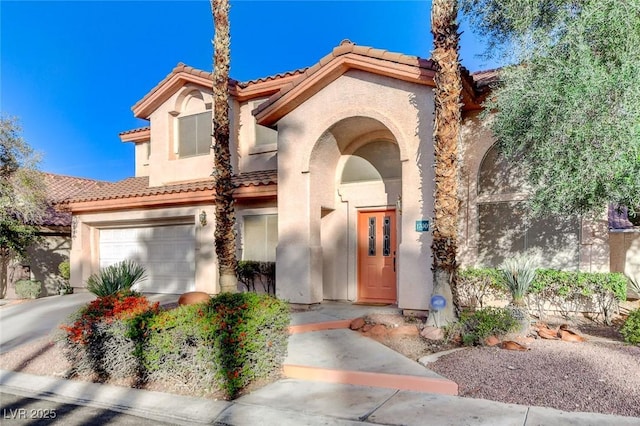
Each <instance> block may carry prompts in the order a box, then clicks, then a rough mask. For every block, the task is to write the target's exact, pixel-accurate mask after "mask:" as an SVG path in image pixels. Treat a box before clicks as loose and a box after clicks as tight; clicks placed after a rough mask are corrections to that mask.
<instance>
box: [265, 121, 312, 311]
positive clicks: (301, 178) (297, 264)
mask: <svg viewBox="0 0 640 426" xmlns="http://www.w3.org/2000/svg"><path fill="white" fill-rule="evenodd" d="M288 129H289V128H288V127H287V126H286V123H284V124H279V125H278V246H277V247H276V292H277V296H278V297H279V298H281V299H284V300H288V301H289V302H291V303H301V304H312V303H320V302H321V301H322V247H321V246H320V208H319V206H317V208H316V206H313V205H312V196H311V174H310V173H309V172H308V171H305V170H301V169H300V165H301V164H302V162H301V161H300V159H299V157H300V155H301V153H300V145H302V144H300V143H299V142H300V140H299V138H300V137H301V136H302V135H299V134H298V131H289V130H288ZM297 129H298V130H299V128H297ZM294 141H295V142H297V143H293V142H294Z"/></svg>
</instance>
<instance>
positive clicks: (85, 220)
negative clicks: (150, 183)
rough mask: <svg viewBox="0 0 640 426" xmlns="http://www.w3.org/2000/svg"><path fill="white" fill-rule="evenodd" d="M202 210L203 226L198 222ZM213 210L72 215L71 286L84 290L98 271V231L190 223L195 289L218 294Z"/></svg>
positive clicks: (196, 207) (136, 211)
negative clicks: (74, 221) (73, 229)
mask: <svg viewBox="0 0 640 426" xmlns="http://www.w3.org/2000/svg"><path fill="white" fill-rule="evenodd" d="M202 211H205V212H206V214H207V218H208V220H207V224H206V225H205V226H202V225H201V224H200V223H199V219H198V216H199V214H200V213H201V212H202ZM214 218H215V210H214V207H213V206H211V205H210V206H202V205H201V206H190V207H174V208H161V209H152V210H126V211H118V212H110V213H93V214H82V215H76V216H75V217H74V220H76V221H77V225H76V227H75V229H76V230H75V233H74V234H73V236H72V237H73V244H72V250H71V285H72V286H73V287H75V288H84V287H86V284H85V283H86V280H87V278H89V276H90V275H91V274H93V273H96V272H98V271H99V269H100V268H99V265H100V250H99V248H100V241H99V238H100V229H103V228H118V227H142V226H153V225H160V224H163V225H164V224H193V226H194V227H195V271H196V275H195V290H197V291H204V292H206V293H209V294H214V293H218V292H219V286H218V271H217V266H216V256H215V247H214V240H213V232H214V225H215V222H214Z"/></svg>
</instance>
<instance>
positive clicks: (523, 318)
mask: <svg viewBox="0 0 640 426" xmlns="http://www.w3.org/2000/svg"><path fill="white" fill-rule="evenodd" d="M500 269H501V271H502V274H503V276H504V283H505V286H506V287H507V290H509V293H510V294H511V304H510V306H508V308H509V309H510V310H511V313H512V314H513V317H514V318H516V319H517V320H518V322H519V323H520V329H519V330H518V332H519V333H520V334H526V333H527V332H528V330H529V326H530V322H531V321H530V318H529V312H528V311H527V308H526V304H525V302H524V298H525V296H526V295H527V293H528V292H529V287H531V283H532V282H533V280H534V279H535V277H536V268H535V267H534V263H533V259H532V258H531V257H529V256H526V255H521V256H515V257H511V258H507V259H505V260H504V262H502V265H501V266H500Z"/></svg>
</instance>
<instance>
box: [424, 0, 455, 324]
mask: <svg viewBox="0 0 640 426" xmlns="http://www.w3.org/2000/svg"><path fill="white" fill-rule="evenodd" d="M457 14H458V6H457V0H433V3H432V8H431V32H432V34H433V41H434V50H433V52H432V59H433V61H434V62H435V65H436V74H435V85H436V88H435V124H434V129H433V138H434V150H435V194H434V195H435V202H434V222H435V223H434V229H433V242H432V245H431V250H432V252H433V271H434V294H440V295H442V296H444V297H445V298H446V299H448V303H447V308H448V311H447V310H446V309H445V312H444V313H442V312H441V313H440V315H442V316H441V317H440V321H441V323H440V325H442V323H443V322H444V323H446V322H450V321H452V320H455V316H457V315H458V314H459V310H460V305H459V302H458V291H457V269H458V264H457V261H456V252H457V246H458V244H457V234H458V210H459V201H458V142H459V139H460V121H461V111H460V107H461V102H460V100H461V94H462V82H461V80H460V62H459V58H458V43H459V34H458V24H457V22H456V18H457ZM451 305H453V306H451Z"/></svg>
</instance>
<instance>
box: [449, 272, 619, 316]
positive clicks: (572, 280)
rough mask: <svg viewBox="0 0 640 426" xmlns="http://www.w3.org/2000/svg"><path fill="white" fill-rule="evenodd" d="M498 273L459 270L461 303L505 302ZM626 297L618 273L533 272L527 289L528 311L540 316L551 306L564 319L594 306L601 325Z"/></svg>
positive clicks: (503, 290)
mask: <svg viewBox="0 0 640 426" xmlns="http://www.w3.org/2000/svg"><path fill="white" fill-rule="evenodd" d="M503 281H504V280H503V278H502V276H501V272H500V270H498V269H494V268H466V269H460V271H459V274H458V291H459V293H460V294H461V296H462V297H461V298H462V301H463V303H464V304H466V305H467V306H470V307H483V306H484V303H485V300H486V298H487V297H489V296H491V297H493V298H494V299H497V300H505V301H507V300H508V293H507V292H506V289H505V286H504V282H503ZM626 294H627V278H626V277H625V276H624V275H623V274H620V273H604V272H603V273H600V272H577V271H558V270H555V269H537V270H536V277H535V279H534V281H533V283H531V287H530V288H529V295H528V296H527V301H528V305H529V309H532V308H535V309H536V310H537V311H538V315H540V316H541V317H542V316H543V314H544V309H545V304H547V303H551V304H553V305H555V306H557V307H558V309H560V313H561V314H562V315H564V316H570V315H571V314H575V313H577V312H578V311H579V308H580V306H582V305H584V304H585V303H586V304H588V303H590V302H592V303H594V311H595V312H597V313H598V315H599V316H602V318H603V320H604V322H605V323H607V324H610V323H611V317H612V315H613V313H614V312H615V311H616V310H617V308H618V302H620V301H624V300H625V299H626Z"/></svg>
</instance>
